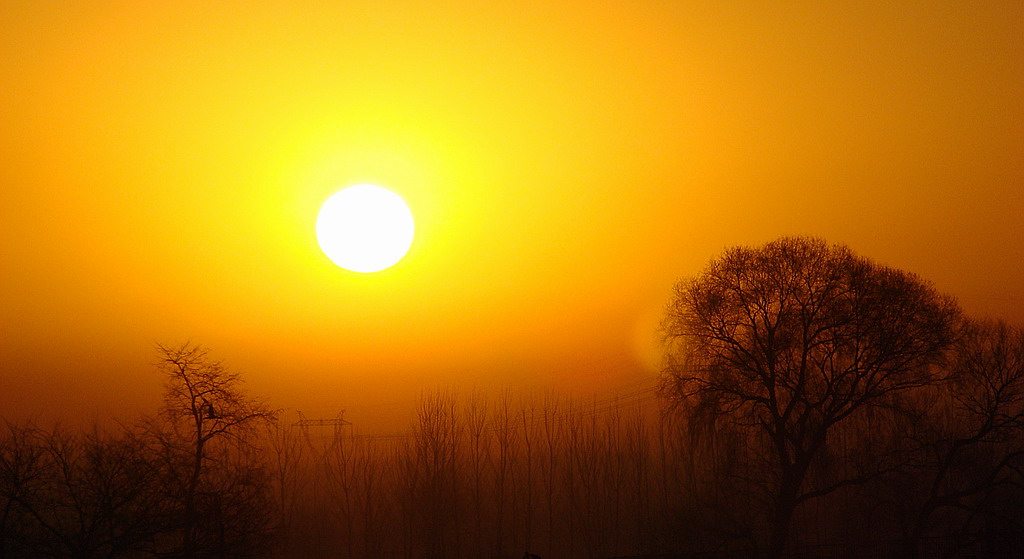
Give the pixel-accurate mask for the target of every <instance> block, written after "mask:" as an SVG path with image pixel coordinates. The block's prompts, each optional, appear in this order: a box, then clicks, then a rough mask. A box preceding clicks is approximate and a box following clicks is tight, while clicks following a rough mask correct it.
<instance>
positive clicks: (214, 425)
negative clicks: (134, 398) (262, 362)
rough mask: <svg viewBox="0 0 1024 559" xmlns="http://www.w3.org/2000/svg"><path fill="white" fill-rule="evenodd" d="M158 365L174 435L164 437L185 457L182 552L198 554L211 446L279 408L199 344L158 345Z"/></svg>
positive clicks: (238, 438) (239, 434)
mask: <svg viewBox="0 0 1024 559" xmlns="http://www.w3.org/2000/svg"><path fill="white" fill-rule="evenodd" d="M157 352H158V356H159V359H158V360H157V363H156V367H157V370H158V371H159V372H160V373H161V374H162V375H163V376H164V378H165V389H166V391H165V394H164V405H163V409H162V413H163V415H164V416H165V417H167V418H168V419H169V421H170V424H171V426H172V428H173V430H174V433H175V435H176V437H174V440H173V441H171V440H168V439H166V438H165V439H164V441H165V442H166V443H168V447H169V448H176V447H177V446H178V441H183V442H184V447H185V448H176V449H177V450H180V451H182V452H183V453H184V454H186V455H187V456H188V466H187V468H186V471H185V473H184V476H183V480H182V481H183V484H184V487H183V488H182V490H183V491H182V540H181V544H182V551H183V552H184V553H185V554H186V555H188V556H192V555H195V553H196V545H197V528H198V519H199V516H200V515H199V510H198V508H197V507H198V504H199V487H200V483H201V481H202V478H203V476H204V473H205V471H206V469H207V467H206V465H207V461H208V459H209V452H210V445H211V443H212V442H213V441H215V440H219V439H229V440H233V441H236V442H243V441H244V439H243V437H242V434H243V433H244V432H245V430H246V429H248V428H249V427H252V426H254V425H255V424H256V423H258V422H262V421H270V420H273V419H275V418H276V415H277V412H276V411H274V410H271V409H270V408H269V407H268V406H267V405H266V404H264V403H263V402H261V401H259V400H257V399H255V398H253V397H250V396H248V395H246V394H245V393H244V392H243V391H242V389H241V384H242V379H241V376H240V375H239V374H238V373H236V372H233V371H230V370H228V369H227V367H225V366H224V365H223V364H222V363H221V362H220V361H216V360H213V359H212V358H210V356H209V350H208V349H207V348H205V347H203V346H200V345H195V344H191V343H188V342H186V343H184V344H181V345H176V346H164V345H158V346H157Z"/></svg>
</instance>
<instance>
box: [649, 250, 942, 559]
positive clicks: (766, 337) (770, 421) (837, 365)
mask: <svg viewBox="0 0 1024 559" xmlns="http://www.w3.org/2000/svg"><path fill="white" fill-rule="evenodd" d="M958 317H959V311H958V307H957V305H956V303H955V301H954V300H953V299H952V298H950V297H947V296H943V295H941V294H939V293H938V292H937V291H936V290H935V289H933V288H932V287H931V286H930V285H929V284H928V283H926V282H924V281H923V280H921V279H919V278H918V277H917V276H915V275H913V274H910V273H907V272H903V271H900V270H896V269H893V268H889V267H885V266H882V265H879V264H876V263H874V262H872V261H870V260H868V259H866V258H863V257H860V256H857V255H855V254H854V253H853V252H852V251H850V250H849V249H848V248H846V247H843V246H837V245H830V244H828V243H826V242H825V241H822V240H820V239H814V238H782V239H779V240H776V241H774V242H771V243H768V244H766V245H764V246H760V247H755V248H750V247H739V248H732V249H729V250H727V251H725V252H724V253H723V254H722V255H721V256H719V257H718V258H715V259H713V260H712V261H711V263H710V264H709V265H708V266H707V268H706V269H705V270H704V271H702V272H701V273H700V274H698V275H697V276H695V277H692V278H689V279H685V280H683V281H681V282H679V283H678V284H677V285H676V286H675V291H674V298H673V300H672V302H671V303H670V305H669V307H668V310H667V316H666V319H665V321H664V330H665V334H666V341H667V344H668V348H669V350H668V355H667V359H666V368H665V373H666V375H665V383H664V387H663V388H664V390H665V391H666V392H667V394H668V395H669V396H670V397H671V398H673V399H674V400H675V401H676V402H677V403H679V404H680V409H682V410H684V411H685V412H686V413H687V414H688V416H689V418H690V419H691V420H693V421H694V424H695V425H697V424H701V425H704V426H707V425H709V424H711V425H715V424H718V425H722V424H725V423H727V424H729V428H730V429H735V428H739V429H741V430H742V431H744V432H746V433H747V434H748V437H750V441H752V442H751V444H757V443H762V444H763V445H764V449H765V456H766V461H765V462H764V467H765V468H766V471H762V472H760V474H761V479H759V480H758V483H759V484H760V485H761V486H762V487H764V488H765V490H766V493H767V496H768V498H769V504H770V509H769V530H768V547H769V550H770V554H771V555H772V556H775V557H777V556H780V555H781V554H782V552H783V551H784V549H785V546H786V542H787V538H788V536H789V534H790V527H791V521H792V519H793V515H794V511H795V510H796V509H797V508H798V507H799V505H800V504H801V503H804V502H806V501H808V500H810V499H813V498H815V497H819V496H822V495H825V494H828V493H830V492H832V491H834V490H836V489H838V488H840V487H844V486H848V485H851V484H854V483H857V482H859V481H862V480H863V478H862V476H861V475H860V474H857V475H852V474H851V475H848V476H845V477H833V478H832V479H828V480H827V481H824V482H823V481H821V480H818V479H815V483H813V484H811V483H809V479H808V478H809V476H808V474H809V472H810V471H811V469H812V467H813V466H815V463H816V460H818V459H819V458H820V457H821V456H822V455H823V452H824V451H825V450H826V449H827V448H828V443H829V435H830V433H832V432H833V431H834V430H835V429H836V428H837V426H840V425H841V424H842V423H843V422H844V421H845V420H847V419H848V418H850V417H851V416H854V415H855V414H856V413H857V412H858V411H859V410H861V409H863V408H867V407H870V406H875V405H880V404H883V403H888V402H890V401H891V400H892V399H893V397H895V396H896V395H898V394H899V393H901V392H902V391H905V390H908V389H912V388H915V387H919V386H922V385H925V384H927V383H930V382H933V381H934V379H935V370H934V367H933V366H934V365H935V364H937V363H938V362H939V360H940V359H941V358H942V356H943V355H944V352H945V350H946V349H947V348H948V347H949V346H950V344H951V343H952V342H953V341H954V339H955V337H956V332H957V324H958V323H959V320H958Z"/></svg>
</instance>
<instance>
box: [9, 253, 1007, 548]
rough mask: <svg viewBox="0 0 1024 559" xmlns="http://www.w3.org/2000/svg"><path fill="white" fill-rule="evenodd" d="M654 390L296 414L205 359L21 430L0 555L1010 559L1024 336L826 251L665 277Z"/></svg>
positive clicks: (13, 453)
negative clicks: (334, 420)
mask: <svg viewBox="0 0 1024 559" xmlns="http://www.w3.org/2000/svg"><path fill="white" fill-rule="evenodd" d="M664 326H665V327H664V330H665V335H666V366H665V370H664V374H663V376H662V378H661V379H660V380H661V382H660V385H659V387H658V389H657V390H656V389H655V387H654V386H653V384H652V385H651V386H650V388H649V389H643V388H642V389H640V390H637V391H634V392H632V393H630V394H627V395H624V397H623V398H621V399H613V400H603V401H585V400H579V399H571V398H561V397H557V396H554V395H547V396H540V397H532V398H531V397H524V396H521V395H514V394H513V393H511V392H503V393H500V394H488V395H485V394H479V393H468V394H455V393H451V392H436V393H433V394H429V395H427V396H425V397H424V398H423V399H422V401H421V403H420V405H419V408H418V412H417V416H416V419H415V421H414V425H413V426H412V430H411V432H410V433H409V434H408V435H406V436H395V437H371V436H359V435H356V434H353V433H352V432H351V431H349V430H348V429H350V427H347V426H345V425H342V424H336V425H329V426H316V425H313V426H310V425H308V424H305V425H289V424H286V422H283V421H281V420H279V419H278V417H277V414H276V412H274V411H273V410H271V409H269V408H268V407H267V406H266V405H265V404H263V403H261V402H260V401H259V400H257V399H255V398H252V397H249V396H246V395H245V394H244V392H243V391H242V390H241V386H240V379H239V377H238V376H237V375H236V374H234V373H232V372H231V371H229V370H228V369H226V368H225V367H223V366H222V365H221V364H219V363H218V362H216V361H214V360H212V359H211V358H210V356H209V355H208V354H207V352H206V350H204V349H202V348H200V347H197V346H192V345H183V346H178V347H161V348H160V350H159V356H160V361H159V365H158V370H159V371H160V373H161V374H162V375H163V376H164V378H165V380H166V383H167V385H166V395H167V397H166V400H165V403H164V406H163V409H162V410H161V413H159V414H158V415H156V416H153V417H149V418H142V419H139V420H137V421H134V422H131V423H128V424H124V425H122V427H121V428H120V429H118V430H113V431H112V430H99V429H93V430H90V431H84V432H77V431H75V432H72V431H69V430H66V429H62V428H59V427H55V428H41V427H39V426H34V425H28V424H7V425H6V428H5V431H4V432H3V433H2V435H0V558H7V557H10V558H15V557H18V558H20V557H75V558H99V557H110V558H114V557H124V558H133V557H166V558H178V557H180V558H191V557H204V558H205V557H208V558H228V557H239V558H241V557H288V558H291V557H295V558H299V557H301V558H321V557H323V558H326V557H364V558H373V557H380V558H384V557H387V558H391V557H394V558H399V557H401V558H420V557H423V558H431V559H433V558H443V557H444V558H447V557H522V556H523V553H524V551H530V552H532V553H536V554H538V555H540V556H542V557H545V558H546V559H553V558H566V557H588V558H601V557H639V556H643V557H754V556H756V557H836V558H839V557H901V558H916V557H922V558H924V557H929V558H930V557H993V558H995V557H1019V556H1020V547H1019V545H1020V544H1019V543H1017V542H1020V541H1024V485H1022V481H1024V478H1022V470H1021V468H1022V467H1024V331H1022V330H1021V329H1019V328H1016V327H1010V326H1007V325H1005V324H1002V323H995V322H979V321H973V320H969V319H967V318H965V317H963V316H961V313H960V311H959V309H958V308H957V306H956V304H955V302H954V301H953V300H952V299H949V298H947V297H944V296H942V295H941V294H939V293H936V292H935V291H934V290H933V289H932V288H931V287H930V286H929V285H928V284H927V283H926V282H923V281H922V280H920V279H918V278H916V277H915V276H913V275H911V274H907V273H905V272H901V271H899V270H893V269H890V268H886V267H883V266H879V265H877V264H875V263H873V262H870V261H868V260H866V259H863V258H861V257H858V256H856V255H853V254H852V253H850V252H849V251H848V250H847V249H845V248H843V247H837V246H830V245H827V244H826V243H824V242H822V241H818V240H814V239H781V240H779V241H776V242H774V243H770V244H768V245H765V246H763V247H757V248H737V249H732V250H729V251H727V252H726V253H724V254H723V255H722V256H720V257H719V258H717V259H715V260H714V261H712V262H711V263H710V264H709V266H708V268H707V269H705V270H704V271H703V272H702V273H701V274H700V275H698V276H696V277H694V278H691V279H688V280H684V281H683V282H680V284H679V285H678V286H677V288H676V292H675V297H674V299H673V302H672V304H671V305H670V307H669V308H668V310H667V315H666V319H665V323H664Z"/></svg>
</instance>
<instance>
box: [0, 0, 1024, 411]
mask: <svg viewBox="0 0 1024 559" xmlns="http://www.w3.org/2000/svg"><path fill="white" fill-rule="evenodd" d="M1022 99H1024V3H1021V2H981V1H979V2H935V1H922V2H888V1H886V2H877V3H875V2H863V1H855V2H764V3H762V2H706V3H705V2H684V1H665V2H653V1H630V2H619V3H616V2H604V3H602V2H593V1H590V0H587V1H581V2H564V1H557V0H546V1H542V2H480V1H467V2H438V1H434V0H432V1H402V2H381V1H379V0H372V1H362V2H355V1H353V2H342V1H338V2H294V1H283V0H282V1H267V2H249V1H245V2H243V1H238V2H231V1H223V2H209V1H203V2H180V1H176V2H135V1H131V2H128V1H125V2H98V1H90V2H84V1H83V2H68V1H52V2H47V1H41V0H39V1H36V0H33V1H27V0H5V1H2V2H0V177H2V190H0V192H2V198H0V200H2V204H0V212H2V213H0V258H2V260H0V328H2V334H0V415H3V416H5V417H8V418H20V417H28V416H33V417H37V418H46V419H49V418H55V417H58V416H74V417H83V416H89V415H96V416H107V415H110V414H111V413H117V414H121V413H133V412H134V411H136V410H149V409H151V408H153V407H154V406H155V405H156V403H157V401H158V397H159V393H160V380H159V379H158V378H157V376H156V375H155V374H154V373H153V372H152V367H151V366H150V363H151V362H152V361H153V360H154V359H155V355H154V351H153V348H154V344H155V343H157V342H162V343H177V342H181V341H184V340H187V339H191V340H193V341H197V342H201V343H202V344H205V345H208V346H210V347H211V348H212V350H213V352H214V354H215V355H216V356H219V357H221V358H223V359H224V360H225V361H226V362H227V363H228V365H229V366H231V367H233V368H235V369H237V370H239V371H241V372H243V373H244V374H245V376H246V378H247V379H248V383H247V384H248V387H249V388H250V389H251V390H252V391H253V392H255V393H258V394H261V395H263V396H266V397H269V398H270V400H271V402H272V403H273V404H275V405H276V406H279V407H286V408H291V409H299V410H304V411H306V412H307V415H308V416H311V417H314V416H331V415H333V414H334V413H335V411H336V410H337V409H340V408H347V409H348V410H349V416H348V417H349V418H350V419H352V420H353V421H356V422H359V421H363V422H365V423H366V424H371V423H372V421H373V420H372V419H371V416H373V414H375V413H376V414H378V415H379V414H381V413H387V410H391V409H397V408H396V407H395V405H396V403H401V402H406V401H409V400H411V399H414V398H416V397H417V396H418V394H419V393H420V391H422V390H424V389H430V388H434V387H437V386H448V387H454V388H458V389H464V388H468V387H470V386H473V385H480V386H483V387H492V386H495V385H498V384H501V383H510V384H516V385H518V384H520V383H525V384H526V385H528V386H531V387H549V386H555V387H558V388H560V389H566V390H569V389H572V390H575V391H577V392H578V393H584V394H586V393H588V392H594V391H600V390H610V389H614V388H615V387H616V386H622V385H624V384H627V383H629V382H632V381H635V380H636V379H638V378H642V377H643V376H645V375H650V374H651V372H652V368H651V367H652V364H653V356H652V355H651V349H650V348H651V342H650V340H651V339H652V337H653V330H654V326H655V325H656V323H657V321H658V315H659V313H660V309H661V307H662V305H663V304H664V302H665V299H666V296H667V295H668V292H669V289H670V288H671V286H672V284H673V283H674V281H675V280H676V279H678V278H680V277H683V276H686V275H690V274H694V273H696V272H698V271H699V270H700V269H701V268H702V266H703V265H704V264H705V263H706V262H707V261H708V259H709V258H711V257H712V256H714V255H715V254H717V253H719V252H720V251H721V250H722V249H723V248H725V247H728V246H731V245H736V244H760V243H763V242H766V241H769V240H771V239H774V238H776V237H779V236H781V235H793V234H809V235H817V236H821V237H824V238H826V239H828V240H830V241H833V242H838V243H844V244H847V245H849V246H851V247H852V248H853V249H854V250H855V251H857V252H859V253H861V254H864V255H866V256H869V257H872V258H874V259H876V260H878V261H880V262H883V263H885V264H889V265H892V266H896V267H899V268H903V269H906V270H910V271H913V272H916V273H918V274H920V275H921V276H923V277H925V278H926V279H929V280H931V281H933V282H934V283H935V284H936V286H937V287H938V288H939V289H941V290H944V291H946V292H949V293H951V294H953V295H955V296H957V297H958V298H959V299H960V301H961V303H962V304H963V306H964V307H965V308H966V309H967V310H968V311H969V312H970V313H973V314H976V315H985V316H993V317H1001V318H1005V319H1008V320H1011V321H1014V322H1018V323H1021V322H1024V120H1022V117H1024V103H1022ZM358 183H375V184H379V185H381V186H385V187H388V188H390V189H392V190H394V191H395V192H397V193H399V194H400V195H402V196H403V197H404V198H405V200H406V201H407V202H408V204H409V205H410V207H411V208H412V211H413V213H414V215H415V219H416V226H417V232H416V235H417V236H416V238H415V241H414V243H413V246H412V249H411V251H410V252H409V254H408V256H407V257H406V259H405V260H403V261H402V262H401V263H400V264H399V265H398V266H396V267H394V268H392V269H389V270H387V271H385V272H381V273H377V274H372V275H360V274H356V273H352V272H347V271H345V270H342V269H340V268H338V267H336V266H334V265H333V264H332V263H331V262H330V261H329V260H328V259H327V258H326V257H325V256H324V255H323V254H322V253H321V251H320V250H319V248H318V246H317V244H316V238H315V234H314V222H315V219H316V214H317V211H318V209H319V206H320V204H321V203H322V202H323V201H324V199H326V198H327V196H329V195H330V194H331V193H333V192H334V191H336V190H338V189H340V188H342V187H344V186H348V185H352V184H358Z"/></svg>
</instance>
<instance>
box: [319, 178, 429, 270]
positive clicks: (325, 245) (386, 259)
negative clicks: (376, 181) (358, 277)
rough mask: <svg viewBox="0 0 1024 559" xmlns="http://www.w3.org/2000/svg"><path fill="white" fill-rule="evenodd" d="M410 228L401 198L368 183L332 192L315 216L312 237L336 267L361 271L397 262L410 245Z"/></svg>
mask: <svg viewBox="0 0 1024 559" xmlns="http://www.w3.org/2000/svg"><path fill="white" fill-rule="evenodd" d="M413 231H414V227H413V219H412V212H411V211H409V206H407V205H406V203H405V201H404V200H402V198H401V197H400V196H399V195H397V194H395V193H394V192H391V191H390V190H387V189H385V188H381V187H379V186H376V185H372V184H360V185H356V186H351V187H349V188H346V189H344V190H341V191H339V192H337V193H335V194H334V195H332V196H331V197H330V198H328V199H327V201H326V202H324V205H323V206H322V207H321V208H320V214H319V215H318V216H317V219H316V238H317V241H318V242H319V243H320V249H321V250H323V251H324V254H326V255H327V257H328V258H330V259H331V261H332V262H334V263H335V264H337V265H338V266H341V267H342V268H345V269H346V270H351V271H353V272H361V273H370V272H379V271H380V270H384V269H386V268H390V267H391V266H394V265H395V264H396V263H398V261H399V260H401V259H402V257H404V256H405V254H406V252H408V251H409V247H410V246H411V245H412V238H413Z"/></svg>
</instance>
